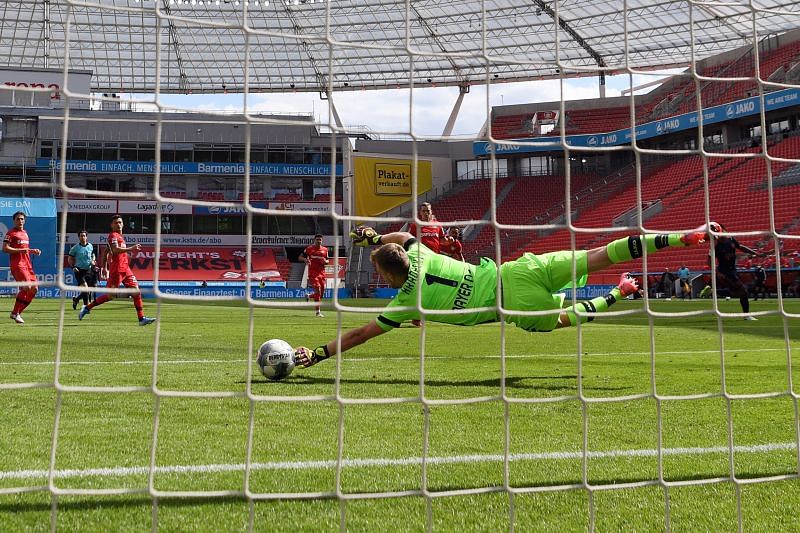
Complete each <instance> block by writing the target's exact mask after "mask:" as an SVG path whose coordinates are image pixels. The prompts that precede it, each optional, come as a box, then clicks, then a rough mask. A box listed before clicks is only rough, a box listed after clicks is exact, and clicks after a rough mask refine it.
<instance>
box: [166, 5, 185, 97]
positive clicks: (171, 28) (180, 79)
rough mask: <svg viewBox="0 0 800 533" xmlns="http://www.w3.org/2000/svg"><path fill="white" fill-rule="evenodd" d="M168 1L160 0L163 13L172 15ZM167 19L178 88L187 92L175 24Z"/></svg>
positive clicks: (179, 42)
mask: <svg viewBox="0 0 800 533" xmlns="http://www.w3.org/2000/svg"><path fill="white" fill-rule="evenodd" d="M169 4H170V2H169V0H162V5H163V9H164V13H166V14H167V15H172V10H171V9H170V7H169ZM166 19H167V26H168V28H169V41H170V44H171V45H172V49H173V50H174V51H175V64H176V65H177V66H178V88H179V89H180V90H182V91H187V92H188V91H189V90H190V86H189V76H187V74H186V69H185V68H184V66H183V56H182V54H181V40H180V38H179V37H178V35H179V33H178V29H177V28H176V27H175V24H174V23H173V22H172V18H171V17H166Z"/></svg>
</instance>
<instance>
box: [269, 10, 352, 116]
mask: <svg viewBox="0 0 800 533" xmlns="http://www.w3.org/2000/svg"><path fill="white" fill-rule="evenodd" d="M282 3H283V4H284V12H285V13H286V17H287V18H288V19H289V22H290V23H291V24H292V30H294V33H295V35H299V36H302V35H303V27H302V26H300V24H299V23H298V22H297V17H296V16H295V14H294V13H293V12H292V10H291V8H290V4H289V2H282ZM301 44H302V47H303V54H305V57H306V59H307V60H308V63H309V64H310V65H311V68H312V70H313V71H314V76H315V77H316V78H317V84H318V86H319V88H320V90H322V88H323V87H327V86H328V80H327V79H326V78H325V75H324V74H323V73H322V71H321V70H320V68H319V65H317V59H316V57H315V56H314V54H313V53H311V49H310V48H309V45H308V41H307V40H305V39H303V40H302V41H301ZM327 92H328V91H327V89H326V90H325V93H323V94H326V95H327ZM337 119H338V117H337Z"/></svg>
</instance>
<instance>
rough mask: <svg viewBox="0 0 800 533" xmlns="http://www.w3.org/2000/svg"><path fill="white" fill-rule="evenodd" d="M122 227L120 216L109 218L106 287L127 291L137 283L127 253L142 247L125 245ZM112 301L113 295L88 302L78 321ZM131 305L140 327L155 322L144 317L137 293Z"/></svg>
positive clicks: (140, 296)
mask: <svg viewBox="0 0 800 533" xmlns="http://www.w3.org/2000/svg"><path fill="white" fill-rule="evenodd" d="M124 226H125V223H124V222H122V217H121V216H119V215H114V216H113V217H111V233H109V234H108V252H107V254H106V257H109V256H110V260H109V262H108V282H107V283H106V286H107V287H109V288H112V289H116V288H119V286H120V285H124V286H125V287H126V288H129V289H138V288H139V283H138V282H137V281H136V276H134V275H133V272H131V267H130V265H129V264H128V252H133V251H137V250H141V249H142V245H141V244H134V245H133V246H126V245H125V238H124V237H123V236H122V228H123V227H124ZM113 299H114V295H113V294H104V295H102V296H100V297H98V298H97V299H95V301H93V302H90V303H89V305H84V306H83V307H82V308H81V311H80V313H78V320H83V318H84V317H85V316H86V315H88V314H89V313H90V312H91V311H92V309H94V308H95V307H97V306H98V305H102V304H104V303H106V302H108V301H111V300H113ZM133 305H134V307H136V316H138V317H139V325H140V326H146V325H148V324H152V323H153V322H155V321H156V319H155V318H148V317H146V316H144V310H143V306H142V295H141V293H140V292H138V291H137V292H136V293H135V294H134V295H133Z"/></svg>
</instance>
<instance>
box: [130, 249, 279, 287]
mask: <svg viewBox="0 0 800 533" xmlns="http://www.w3.org/2000/svg"><path fill="white" fill-rule="evenodd" d="M156 261H157V262H158V268H159V273H158V279H159V280H165V281H244V280H246V279H247V250H246V249H245V248H236V247H233V248H223V247H217V248H203V249H197V248H189V247H177V246H176V247H162V248H161V253H160V254H159V255H158V256H156V254H155V250H154V249H153V248H150V247H145V248H143V249H142V250H140V251H138V252H131V257H130V265H131V270H133V273H134V274H135V275H136V277H137V278H138V279H141V280H152V279H153V277H154V269H155V265H156ZM250 278H251V279H255V280H261V279H265V280H270V281H274V280H280V279H281V274H280V272H279V271H278V264H277V261H276V260H275V254H274V253H273V252H272V250H271V249H269V248H258V249H256V248H254V249H253V251H252V257H251V274H250Z"/></svg>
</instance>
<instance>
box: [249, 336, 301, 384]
mask: <svg viewBox="0 0 800 533" xmlns="http://www.w3.org/2000/svg"><path fill="white" fill-rule="evenodd" d="M256 362H258V368H260V369H261V373H262V374H264V377H265V378H267V379H271V380H273V381H278V380H280V379H283V378H285V377H287V376H288V375H289V374H291V373H292V370H294V348H292V346H291V345H290V344H289V343H288V342H286V341H283V340H281V339H271V340H268V341H267V342H265V343H264V344H262V345H261V347H260V348H259V349H258V356H257V359H256Z"/></svg>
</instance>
